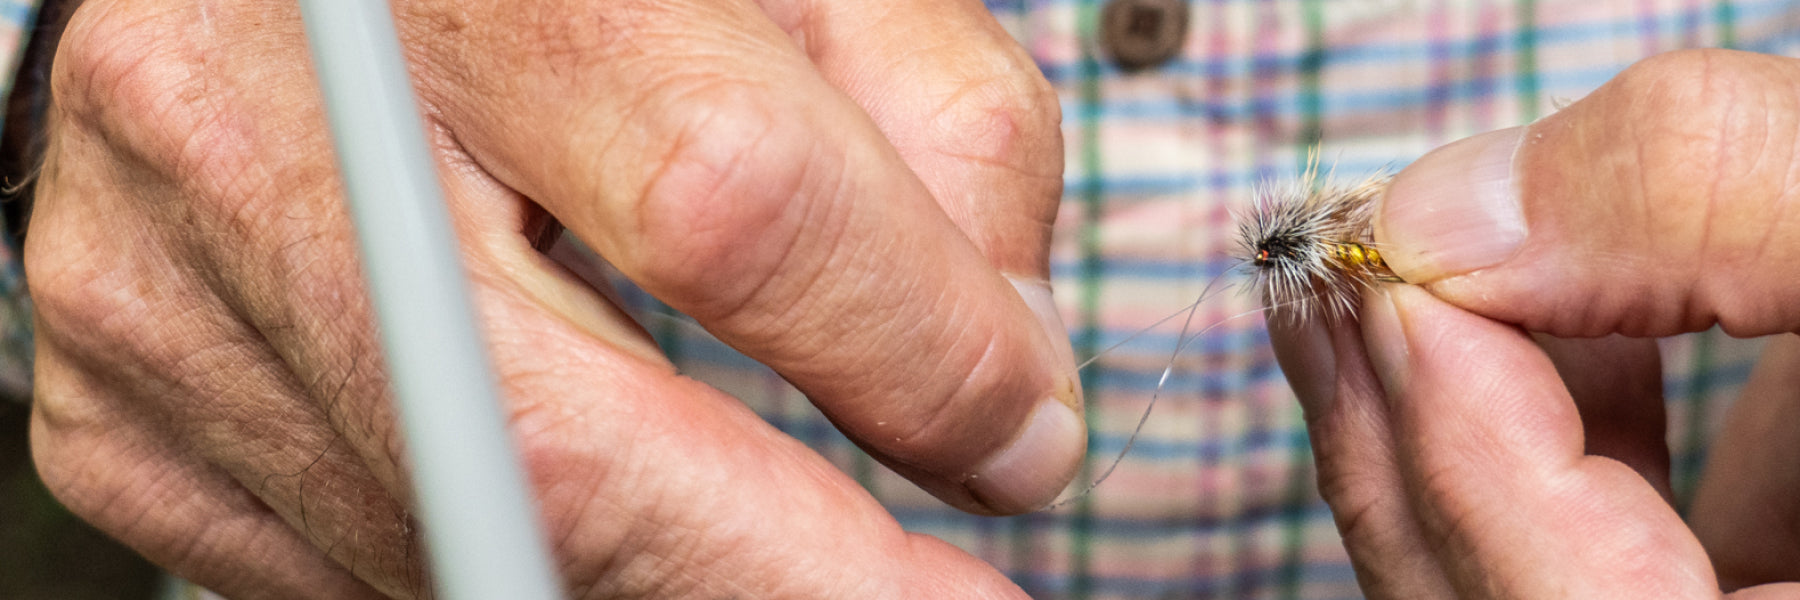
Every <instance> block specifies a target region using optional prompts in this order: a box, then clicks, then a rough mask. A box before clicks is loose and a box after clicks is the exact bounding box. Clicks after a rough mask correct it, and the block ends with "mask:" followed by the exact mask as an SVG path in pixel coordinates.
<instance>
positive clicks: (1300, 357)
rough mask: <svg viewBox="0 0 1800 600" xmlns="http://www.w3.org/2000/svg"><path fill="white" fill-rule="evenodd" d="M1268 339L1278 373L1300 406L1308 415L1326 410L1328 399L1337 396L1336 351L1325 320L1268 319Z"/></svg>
mask: <svg viewBox="0 0 1800 600" xmlns="http://www.w3.org/2000/svg"><path fill="white" fill-rule="evenodd" d="M1269 341H1270V344H1271V345H1272V346H1274V347H1275V361H1276V362H1278V363H1280V364H1281V374H1282V375H1283V376H1285V377H1287V381H1288V386H1289V387H1292V388H1294V395H1295V396H1296V397H1298V398H1299V399H1300V409H1301V410H1302V411H1304V412H1305V413H1306V414H1307V415H1309V416H1311V415H1319V414H1323V413H1324V412H1325V411H1327V410H1330V408H1331V400H1332V399H1333V398H1335V397H1337V352H1336V350H1335V349H1333V348H1332V345H1331V331H1330V330H1328V329H1326V326H1325V322H1324V321H1322V320H1320V319H1305V320H1300V319H1271V320H1270V321H1269Z"/></svg>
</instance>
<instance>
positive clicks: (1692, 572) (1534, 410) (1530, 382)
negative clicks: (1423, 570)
mask: <svg viewBox="0 0 1800 600" xmlns="http://www.w3.org/2000/svg"><path fill="white" fill-rule="evenodd" d="M1362 325H1363V336H1364V340H1365V342H1366V344H1367V346H1368V349H1369V359H1370V363H1371V365H1372V366H1373V367H1374V369H1375V373H1376V374H1377V375H1378V376H1379V377H1380V379H1381V382H1382V387H1383V388H1384V389H1385V390H1386V392H1387V397H1388V403H1389V406H1390V407H1391V410H1392V411H1393V416H1392V425H1393V427H1394V435H1395V439H1396V440H1397V441H1398V450H1399V451H1398V453H1397V456H1398V457H1399V459H1400V460H1399V462H1400V471H1401V473H1402V477H1403V478H1404V479H1405V481H1406V484H1405V485H1406V489H1407V491H1408V493H1409V494H1410V495H1411V496H1412V503H1413V506H1414V510H1415V511H1416V513H1417V514H1418V516H1419V521H1420V523H1421V529H1422V531H1423V533H1424V535H1425V536H1426V538H1427V546H1428V547H1431V548H1434V549H1437V554H1438V557H1439V560H1440V561H1441V564H1443V565H1444V568H1445V571H1446V572H1448V573H1449V574H1450V578H1451V580H1452V582H1453V583H1454V584H1455V585H1456V587H1457V588H1458V591H1459V592H1460V593H1461V595H1464V596H1469V597H1517V598H1551V597H1571V598H1597V597H1643V598H1700V597H1706V598H1712V597H1716V596H1717V595H1718V585H1717V582H1716V580H1715V579H1714V577H1713V572H1712V568H1711V566H1710V564H1709V563H1708V561H1707V557H1706V553H1705V551H1704V550H1702V549H1701V547H1700V543H1699V541H1698V540H1696V539H1695V538H1694V535H1693V534H1692V533H1690V532H1689V531H1688V529H1687V527H1686V525H1684V524H1683V523H1682V522H1681V518H1680V517H1679V516H1677V515H1676V514H1675V511H1674V509H1672V508H1671V507H1670V506H1669V505H1668V504H1667V503H1665V502H1664V501H1663V499H1662V496H1661V495H1660V494H1658V493H1657V492H1656V490H1655V489H1654V488H1652V486H1651V485H1650V484H1649V483H1648V482H1647V481H1645V480H1644V479H1643V477H1641V476H1640V475H1638V474H1637V473H1636V472H1634V471H1632V470H1631V469H1630V468H1629V467H1627V466H1625V465H1623V464H1621V463H1619V462H1617V461H1614V460H1612V459H1609V458H1604V457H1598V456H1588V455H1586V454H1585V452H1584V447H1583V439H1582V426H1581V420H1580V417H1579V414H1578V413H1577V411H1576V407H1575V403H1574V401H1573V399H1572V398H1570V396H1569V393H1568V391H1567V390H1565V389H1564V388H1563V384H1562V381H1561V380H1560V379H1559V378H1558V377H1557V374H1556V368H1555V366H1554V365H1552V364H1551V362H1550V359H1549V358H1548V357H1547V356H1545V355H1544V353H1543V352H1542V351H1541V350H1539V349H1538V347H1537V346H1536V345H1535V344H1534V343H1533V342H1532V341H1531V339H1530V338H1529V337H1527V336H1526V335H1525V334H1524V333H1523V332H1520V331H1519V330H1517V329H1515V328H1512V327H1509V326H1506V325H1503V324H1500V323H1497V322H1494V321H1491V320H1488V319H1484V318H1481V317H1479V316H1477V315H1473V314H1470V313H1468V312H1464V311H1461V310H1458V309H1456V308H1455V307H1452V306H1450V305H1448V304H1445V303H1444V302H1443V301H1441V300H1438V299H1436V298H1435V297H1433V296H1432V295H1431V294H1429V293H1427V292H1426V291H1425V290H1422V289H1419V288H1417V287H1413V286H1388V287H1387V288H1386V290H1385V293H1376V294H1370V295H1369V296H1368V298H1367V299H1366V300H1365V304H1364V309H1363V312H1362Z"/></svg>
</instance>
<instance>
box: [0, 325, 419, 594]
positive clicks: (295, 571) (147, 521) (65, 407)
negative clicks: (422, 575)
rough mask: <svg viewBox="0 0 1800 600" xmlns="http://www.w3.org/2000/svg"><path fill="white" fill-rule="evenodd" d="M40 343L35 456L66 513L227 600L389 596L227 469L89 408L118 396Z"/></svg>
mask: <svg viewBox="0 0 1800 600" xmlns="http://www.w3.org/2000/svg"><path fill="white" fill-rule="evenodd" d="M37 348H38V355H37V363H36V364H37V371H36V378H35V383H34V385H35V386H36V396H37V399H36V401H35V402H34V404H33V411H32V432H31V443H32V457H33V459H34V460H35V461H36V463H37V465H38V474H39V476H41V477H42V478H43V480H44V484H45V485H46V486H48V487H49V488H50V490H51V491H52V492H53V493H55V495H56V497H57V499H58V500H59V501H61V502H62V503H63V504H64V505H65V506H67V507H68V508H69V510H70V511H72V512H74V513H75V514H77V515H80V516H81V517H82V518H83V519H86V520H88V521H89V522H91V523H93V524H95V525H96V526H97V527H99V528H100V529H101V530H103V531H106V532H107V533H108V534H109V535H112V536H114V537H116V538H118V539H121V540H125V541H126V542H127V543H128V544H129V545H130V546H131V547H132V548H133V549H135V550H137V551H138V552H139V553H142V554H143V555H144V556H145V557H147V558H149V559H150V560H151V561H152V562H155V563H156V564H158V565H160V566H162V567H163V568H165V569H168V570H169V571H170V572H172V573H175V574H177V575H180V576H182V577H185V578H187V579H188V580H190V581H194V582H198V583H200V584H202V585H205V586H206V587H207V589H210V590H212V591H215V592H218V593H221V594H224V595H226V596H228V597H231V598H302V597H327V598H381V597H385V596H383V595H382V594H380V593H378V592H377V591H376V590H375V589H373V588H371V587H369V586H368V585H366V584H364V583H362V582H361V581H359V580H357V578H356V577H355V575H356V570H357V569H358V568H360V569H362V570H363V571H364V572H369V571H374V570H377V568H378V567H376V566H375V565H372V564H368V563H363V564H357V563H356V562H354V561H353V562H351V563H350V565H349V567H348V568H346V567H344V566H340V565H338V564H336V563H334V562H333V561H332V560H331V558H328V557H327V556H326V553H325V552H321V551H320V550H319V549H318V548H317V547H315V546H313V544H312V543H311V542H310V541H309V540H308V539H306V538H305V537H303V536H302V535H301V534H300V532H299V531H297V530H295V529H294V528H292V527H290V526H289V525H288V523H287V522H286V521H284V520H283V519H282V517H281V515H279V514H276V513H275V512H274V511H271V510H270V509H269V507H267V506H266V505H264V504H263V503H262V502H261V501H260V500H258V499H257V497H256V496H255V495H253V494H251V493H250V492H249V491H248V490H246V489H245V488H244V487H243V486H242V485H240V484H239V483H238V482H237V481H236V480H234V479H233V478H232V477H230V476H229V475H228V474H226V473H224V472H222V471H220V470H218V469H216V468H211V467H208V466H206V465H205V464H203V463H200V462H199V461H198V460H197V458H196V457H195V456H194V455H192V454H189V453H186V452H185V451H184V448H182V447H181V445H180V444H178V443H175V442H174V441H173V440H172V439H171V438H168V437H166V436H162V435H157V433H156V432H155V431H153V428H152V427H151V426H149V425H147V424H145V423H143V422H133V421H125V422H120V420H119V419H116V417H117V416H118V415H117V414H116V413H112V414H108V413H106V412H104V411H99V410H95V408H96V406H97V405H109V404H112V403H113V402H116V401H117V400H118V398H117V397H114V398H113V399H112V400H106V399H103V398H104V397H106V396H108V395H110V392H109V391H107V390H105V389H103V388H102V387H96V386H93V385H89V384H88V383H87V382H88V381H90V380H91V378H89V377H87V376H85V375H83V374H81V373H79V372H76V371H73V370H71V369H69V368H67V367H68V366H69V365H70V364H71V363H70V362H69V361H68V360H67V358H66V357H64V356H61V355H60V354H59V353H58V350H57V348H56V343H55V341H53V340H50V339H45V338H42V337H40V338H39V339H38V343H37ZM365 558H367V557H365ZM415 583H417V582H416V580H415Z"/></svg>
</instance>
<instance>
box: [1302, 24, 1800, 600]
mask: <svg viewBox="0 0 1800 600" xmlns="http://www.w3.org/2000/svg"><path fill="white" fill-rule="evenodd" d="M1796 90H1800V61H1796V60H1793V59H1786V58H1775V57H1769V56H1758V55H1752V54H1746V53H1737V52H1723V51H1694V52H1681V53H1673V54H1667V55H1662V56H1659V57H1655V58H1652V59H1650V60H1646V61H1643V62H1641V63H1639V64H1637V65H1635V66H1633V67H1632V68H1631V69H1629V70H1627V71H1625V72H1624V73H1622V74H1621V75H1619V76H1618V77H1616V78H1615V79H1614V80H1612V81H1611V82H1610V83H1608V84H1607V85H1606V86H1604V87H1602V88H1600V89H1599V90H1598V91H1596V92H1594V93H1593V94H1592V95H1590V96H1589V97H1587V98H1585V99H1583V100H1581V101H1578V102H1576V103H1574V104H1572V105H1570V106H1569V107H1567V108H1566V109H1564V110H1562V111H1559V112H1558V113H1556V114H1554V115H1551V116H1549V117H1547V118H1545V119H1543V120H1541V121H1539V122H1537V123H1534V124H1532V125H1530V126H1528V127H1525V128H1523V130H1522V131H1502V132H1496V133H1488V134H1482V135H1481V136H1477V137H1475V138H1470V140H1465V141H1462V142H1457V143H1455V144H1452V145H1450V146H1446V147H1445V148H1442V149H1439V150H1437V151H1435V152H1434V153H1432V154H1429V155H1427V156H1425V157H1423V158H1421V159H1419V161H1417V162H1416V163H1414V164H1413V165H1411V166H1409V167H1408V168H1407V169H1406V170H1404V171H1402V172H1401V173H1399V174H1398V175H1397V177H1396V179H1395V181H1394V183H1393V186H1392V188H1391V189H1390V191H1389V193H1388V195H1387V196H1386V197H1385V198H1384V199H1383V201H1382V205H1381V206H1380V208H1379V209H1378V215H1377V217H1376V223H1375V227H1376V241H1377V242H1378V243H1381V244H1383V247H1382V253H1383V256H1384V257H1386V258H1387V259H1388V261H1389V263H1390V264H1391V265H1392V266H1393V267H1394V269H1395V271H1396V272H1398V273H1400V274H1401V275H1402V276H1403V277H1405V278H1406V279H1407V280H1408V281H1410V282H1412V283H1415V284H1420V285H1418V286H1416V287H1415V286H1401V285H1388V286H1385V287H1384V288H1383V289H1378V290H1372V291H1370V292H1369V293H1368V294H1366V295H1365V296H1364V299H1363V309H1362V312H1361V315H1360V319H1358V320H1353V321H1350V322H1345V323H1339V324H1336V325H1332V326H1327V325H1326V324H1324V323H1311V324H1309V325H1306V326H1299V325H1295V324H1293V323H1291V322H1288V323H1286V324H1283V323H1282V322H1280V321H1279V320H1278V321H1276V322H1275V323H1274V324H1275V325H1276V328H1275V329H1276V330H1275V332H1274V335H1275V343H1276V347H1277V353H1278V356H1279V357H1280V358H1281V360H1282V364H1283V366H1284V367H1285V368H1286V371H1287V373H1288V374H1289V377H1290V380H1291V381H1292V383H1293V384H1294V387H1295V390H1296V391H1297V392H1298V394H1299V396H1300V399H1301V402H1302V404H1303V405H1304V406H1305V408H1306V418H1307V424H1308V429H1309V432H1310V433H1311V435H1312V439H1313V444H1314V448H1315V451H1316V454H1317V456H1318V457H1319V482H1320V490H1321V492H1322V493H1323V494H1324V496H1325V498H1326V500H1327V501H1328V502H1329V503H1330V504H1331V507H1332V511H1333V513H1334V515H1335V516H1336V518H1337V523H1338V528H1339V530H1340V531H1342V532H1343V533H1344V537H1345V544H1346V546H1347V547H1348V548H1349V550H1350V555H1351V558H1352V561H1353V562H1354V563H1355V565H1356V568H1357V575H1358V579H1359V582H1360V583H1361V584H1362V586H1363V588H1364V590H1365V591H1366V592H1367V593H1368V595H1369V596H1370V597H1371V598H1716V597H1719V596H1721V594H1726V593H1727V592H1729V594H1726V595H1728V596H1729V597H1731V598H1735V599H1745V598H1757V599H1772V598H1800V584H1796V583H1793V582H1796V581H1800V461H1797V460H1795V458H1796V457H1800V387H1796V386H1795V385H1794V378H1795V373H1800V338H1796V337H1795V336H1794V334H1793V333H1791V332H1794V331H1800V311H1797V309H1796V308H1795V307H1797V306H1800V287H1797V286H1800V284H1797V283H1796V281H1797V280H1796V279H1795V278H1793V277H1791V276H1790V275H1791V274H1792V273H1795V272H1800V218H1796V216H1795V215H1796V214H1800V213H1797V212H1796V211H1794V210H1792V207H1793V205H1794V203H1795V202H1797V201H1800V187H1797V186H1796V183H1795V182H1796V181H1797V179H1796V178H1795V177H1794V174H1795V173H1800V92H1797V91H1796ZM1490 148H1492V149H1497V150H1496V152H1488V151H1487V150H1488V149H1490ZM1484 157H1487V158H1486V159H1484ZM1496 157H1497V158H1496ZM1484 160H1485V161H1487V162H1484ZM1495 161H1497V162H1495ZM1495 165H1498V171H1495V170H1494V169H1492V167H1494V166H1495ZM1496 172H1497V173H1498V176H1499V179H1498V181H1501V182H1502V183H1503V184H1504V185H1501V186H1499V187H1491V186H1487V185H1485V182H1486V181H1493V180H1491V179H1484V178H1486V177H1487V175H1483V174H1484V173H1485V174H1495V173H1496ZM1509 179H1510V181H1507V180H1509ZM1495 190H1498V193H1500V194H1503V195H1505V196H1506V197H1508V198H1511V199H1512V200H1511V202H1515V203H1516V204H1514V205H1512V206H1511V208H1508V207H1507V206H1503V205H1502V204H1494V203H1488V201H1489V200H1492V199H1493V198H1495V197H1494V196H1485V198H1487V199H1488V200H1477V199H1478V198H1484V196H1483V195H1484V194H1487V193H1490V192H1495ZM1508 210H1510V211H1512V212H1511V214H1515V215H1522V217H1523V224H1524V227H1523V229H1522V230H1521V229H1517V228H1513V227H1510V226H1504V225H1496V224H1497V223H1503V222H1504V219H1500V218H1497V217H1496V216H1504V215H1505V214H1507V211H1508ZM1507 239H1511V240H1512V241H1513V242H1514V245H1512V246H1510V247H1500V245H1498V244H1497V240H1507ZM1494 319H1498V321H1496V320H1494ZM1506 323H1517V324H1522V325H1523V326H1524V328H1525V329H1529V330H1532V331H1541V332H1545V333H1547V334H1549V335H1544V334H1536V335H1526V334H1525V333H1524V332H1522V331H1521V330H1520V329H1519V328H1518V327H1515V326H1512V325H1507V324H1506ZM1714 325H1718V326H1722V327H1723V328H1724V329H1725V330H1726V331H1727V332H1730V333H1732V334H1735V335H1746V336H1752V335H1774V336H1776V337H1774V338H1772V339H1771V341H1770V342H1769V343H1768V347H1767V350H1766V353H1765V356H1764V358H1763V361H1762V363H1761V364H1760V365H1759V366H1758V367H1757V369H1756V371H1755V373H1754V375H1753V376H1752V378H1751V381H1750V383H1749V384H1748V385H1747V386H1746V387H1745V389H1744V392H1743V397H1742V398H1741V399H1740V401H1739V402H1738V404H1737V405H1736V406H1734V408H1733V414H1732V416H1731V417H1730V418H1729V419H1727V422H1726V424H1725V428H1724V430H1723V431H1721V432H1719V434H1718V435H1717V436H1716V437H1715V440H1716V441H1715V442H1714V444H1715V445H1714V446H1713V448H1712V449H1711V454H1710V456H1711V458H1710V464H1709V465H1708V467H1707V471H1706V475H1705V477H1704V478H1703V480H1702V482H1701V485H1700V488H1699V491H1698V493H1697V497H1696V499H1695V500H1694V502H1693V505H1692V507H1691V511H1690V512H1691V514H1690V515H1689V518H1688V520H1687V522H1685V523H1684V522H1683V520H1682V519H1681V518H1680V517H1679V516H1678V515H1677V514H1676V512H1675V510H1674V509H1673V508H1672V507H1671V506H1670V504H1669V502H1670V500H1669V498H1670V494H1669V451H1668V447H1667V446H1666V444H1665V442H1664V435H1665V433H1664V431H1665V427H1666V425H1665V419H1664V415H1663V398H1662V376H1661V364H1660V359H1659V357H1658V353H1657V349H1656V346H1655V344H1654V342H1653V341H1652V340H1649V339H1644V338H1628V337H1623V336H1619V335H1612V336H1609V337H1597V336H1605V335H1607V334H1628V335H1636V336H1643V335H1669V334H1674V333H1679V332H1686V331H1698V330H1703V329H1706V328H1708V327H1712V326H1714ZM1552 335H1554V336H1565V337H1562V338H1558V337H1551V336H1552ZM1572 338H1583V339H1572Z"/></svg>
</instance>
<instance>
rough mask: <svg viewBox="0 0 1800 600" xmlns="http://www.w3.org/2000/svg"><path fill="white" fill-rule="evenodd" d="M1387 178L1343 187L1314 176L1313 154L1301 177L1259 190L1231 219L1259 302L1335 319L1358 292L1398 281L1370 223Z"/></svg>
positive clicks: (1300, 315) (1278, 310)
mask: <svg viewBox="0 0 1800 600" xmlns="http://www.w3.org/2000/svg"><path fill="white" fill-rule="evenodd" d="M1391 180H1392V177H1389V176H1387V175H1383V174H1377V175H1373V176H1370V177H1368V178H1367V179H1364V180H1362V181H1361V182H1359V183H1355V184H1348V185H1347V184H1340V183H1336V182H1333V181H1331V180H1330V177H1326V178H1325V180H1324V181H1320V180H1319V163H1318V158H1317V155H1316V154H1314V155H1313V156H1312V157H1311V158H1310V159H1309V160H1308V161H1307V168H1306V172H1305V173H1303V174H1301V177H1300V180H1299V181H1297V182H1294V183H1293V184H1291V186H1289V187H1286V188H1282V189H1278V190H1272V191H1265V192H1264V193H1260V194H1258V195H1257V198H1256V200H1255V202H1253V203H1252V205H1251V207H1250V209H1249V211H1248V212H1247V213H1243V214H1239V215H1238V216H1237V221H1238V245H1239V247H1240V249H1241V251H1242V252H1243V256H1242V257H1241V258H1243V260H1244V261H1245V262H1247V263H1249V264H1250V265H1251V266H1252V267H1253V268H1254V269H1255V277H1256V287H1257V289H1259V290H1260V291H1261V292H1262V300H1263V305H1264V306H1266V307H1268V308H1269V309H1270V311H1271V312H1273V313H1275V314H1277V315H1281V314H1284V312H1285V313H1286V314H1288V315H1290V316H1292V317H1293V318H1295V319H1299V320H1306V319H1311V318H1319V317H1323V318H1325V319H1327V320H1331V321H1336V320H1339V319H1342V318H1344V317H1347V316H1349V315H1350V313H1352V312H1354V311H1355V310H1356V306H1357V300H1358V299H1359V298H1360V297H1361V295H1362V291H1363V289H1365V288H1368V287H1371V286H1373V285H1375V283H1376V282H1382V281H1394V282H1398V281H1400V278H1399V277H1396V276H1395V275H1394V272H1393V270H1391V269H1389V268H1388V266H1387V261H1385V260H1382V258H1381V251H1380V250H1379V249H1377V248H1376V246H1375V239H1374V227H1373V225H1372V224H1371V223H1370V220H1371V219H1372V218H1373V217H1374V213H1375V201H1376V200H1377V199H1379V198H1380V197H1381V194H1382V193H1384V192H1385V191H1387V186H1388V182H1389V181H1391ZM1285 308H1291V310H1290V311H1283V310H1282V309H1285Z"/></svg>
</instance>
